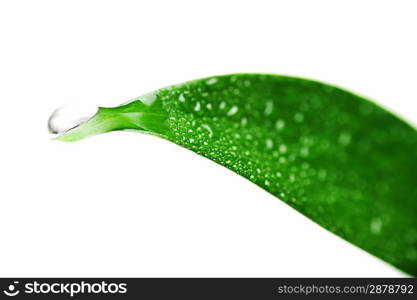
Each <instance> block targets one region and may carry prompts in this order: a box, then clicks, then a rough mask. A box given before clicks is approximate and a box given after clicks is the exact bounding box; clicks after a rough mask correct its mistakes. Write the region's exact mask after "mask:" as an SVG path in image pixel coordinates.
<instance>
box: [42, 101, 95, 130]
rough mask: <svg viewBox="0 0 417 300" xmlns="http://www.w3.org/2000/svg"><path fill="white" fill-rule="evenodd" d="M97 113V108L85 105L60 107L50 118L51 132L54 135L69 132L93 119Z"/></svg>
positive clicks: (49, 126)
mask: <svg viewBox="0 0 417 300" xmlns="http://www.w3.org/2000/svg"><path fill="white" fill-rule="evenodd" d="M97 111H98V107H97V106H92V105H85V104H73V105H66V106H63V107H60V108H58V109H56V110H55V111H54V112H53V113H52V114H51V116H50V117H49V120H48V129H49V132H50V133H52V134H62V133H64V132H67V131H69V130H70V129H73V128H75V127H77V126H79V125H80V124H82V123H84V122H85V121H87V120H88V119H90V118H91V117H93V116H94V115H95V114H96V113H97Z"/></svg>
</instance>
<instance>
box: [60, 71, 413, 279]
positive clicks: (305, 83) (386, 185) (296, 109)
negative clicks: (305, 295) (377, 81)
mask: <svg viewBox="0 0 417 300" xmlns="http://www.w3.org/2000/svg"><path fill="white" fill-rule="evenodd" d="M125 129H130V130H132V129H133V130H138V131H140V132H145V133H149V134H153V135H157V136H160V137H162V138H165V139H167V140H170V141H172V142H174V143H176V144H178V145H180V146H183V147H185V148H188V149H190V150H192V151H194V152H195V153H197V154H200V155H202V156H205V157H207V158H208V159H211V160H212V161H214V162H216V163H218V164H221V165H223V166H225V167H227V168H229V169H231V170H233V171H234V172H236V173H237V174H240V175H241V176H243V177H245V178H247V179H249V180H250V181H252V182H253V183H255V184H257V185H258V186H260V187H261V188H263V189H265V190H266V191H268V192H270V193H271V194H273V195H275V196H276V197H278V198H279V199H281V200H282V201H284V202H286V203H287V204H288V205H290V206H292V207H293V208H295V209H296V210H298V211H299V212H301V213H302V214H304V215H305V216H307V217H308V218H310V219H312V220H313V221H314V222H316V223H318V224H319V225H321V226H322V227H324V228H326V229H328V230H329V231H331V232H333V233H335V234H337V235H339V236H340V237H342V238H344V239H345V240H347V241H349V242H351V243H352V244H354V245H357V246H359V247H360V248H362V249H364V250H366V251H368V252H369V253H371V254H373V255H375V256H377V257H379V258H381V259H383V260H385V261H386V262H388V263H390V264H392V265H393V266H396V267H398V268H399V269H401V270H403V271H405V272H408V273H410V274H412V275H417V134H416V130H415V129H414V128H413V127H411V126H410V125H408V124H407V123H405V122H404V121H402V120H401V119H399V118H397V117H396V116H394V115H393V114H391V113H389V112H387V111H386V110H384V109H383V108H381V107H379V106H377V105H375V104H373V103H372V102H370V101H368V100H366V99H364V98H362V97H359V96H357V95H354V94H352V93H350V92H347V91H344V90H342V89H339V88H336V87H333V86H330V85H327V84H322V83H318V82H314V81H310V80H305V79H298V78H290V77H283V76H275V75H261V74H237V75H227V76H219V77H212V78H206V79H200V80H195V81H190V82H186V83H183V84H179V85H175V86H171V87H167V88H163V89H160V90H158V91H155V92H153V93H150V94H147V95H145V96H143V97H139V98H137V99H136V100H134V101H132V102H130V103H128V104H125V105H122V106H119V107H114V108H100V110H99V112H98V113H97V114H96V115H95V116H94V117H93V118H92V119H90V120H89V121H87V122H85V123H83V124H81V125H80V126H78V127H77V128H75V129H72V130H70V131H68V132H67V133H65V134H64V135H62V136H61V137H59V138H58V139H59V140H62V141H75V140H79V139H81V138H84V137H87V136H90V135H93V134H98V133H102V132H107V131H112V130H125ZM300 238H302V237H300Z"/></svg>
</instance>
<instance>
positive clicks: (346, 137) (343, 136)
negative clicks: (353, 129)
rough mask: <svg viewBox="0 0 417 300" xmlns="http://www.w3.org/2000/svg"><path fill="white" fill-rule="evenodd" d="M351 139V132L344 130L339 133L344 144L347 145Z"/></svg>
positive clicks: (340, 141)
mask: <svg viewBox="0 0 417 300" xmlns="http://www.w3.org/2000/svg"><path fill="white" fill-rule="evenodd" d="M350 140H351V135H350V134H349V132H342V133H340V135H339V139H338V141H339V144H340V145H342V146H347V145H348V144H349V143H350Z"/></svg>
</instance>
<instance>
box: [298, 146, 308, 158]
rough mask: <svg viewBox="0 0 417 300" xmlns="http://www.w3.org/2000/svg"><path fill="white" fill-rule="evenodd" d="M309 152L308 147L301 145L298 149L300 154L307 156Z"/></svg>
mask: <svg viewBox="0 0 417 300" xmlns="http://www.w3.org/2000/svg"><path fill="white" fill-rule="evenodd" d="M309 152H310V150H309V149H308V147H302V148H301V149H300V156H302V157H307V156H308V154H309Z"/></svg>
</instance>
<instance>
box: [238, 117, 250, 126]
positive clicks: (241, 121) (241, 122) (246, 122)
mask: <svg viewBox="0 0 417 300" xmlns="http://www.w3.org/2000/svg"><path fill="white" fill-rule="evenodd" d="M240 124H242V126H246V125H247V124H248V119H246V118H242V119H241V120H240Z"/></svg>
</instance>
